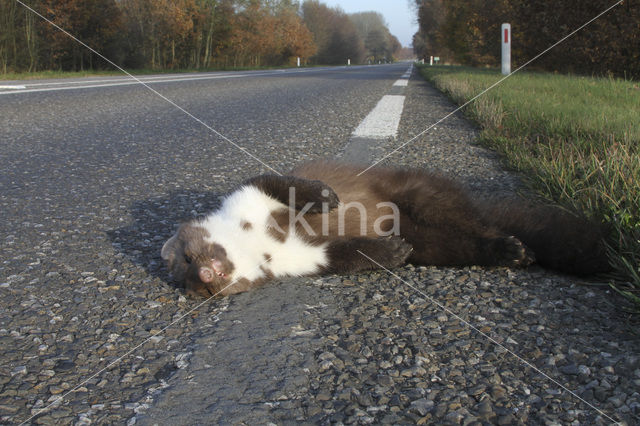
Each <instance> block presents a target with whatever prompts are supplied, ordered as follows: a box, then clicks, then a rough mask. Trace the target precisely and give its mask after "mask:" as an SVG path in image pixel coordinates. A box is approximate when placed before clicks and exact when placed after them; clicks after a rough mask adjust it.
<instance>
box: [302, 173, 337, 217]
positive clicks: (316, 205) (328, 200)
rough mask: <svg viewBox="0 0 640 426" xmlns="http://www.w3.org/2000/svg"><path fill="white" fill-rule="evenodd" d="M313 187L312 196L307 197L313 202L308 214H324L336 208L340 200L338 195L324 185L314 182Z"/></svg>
mask: <svg viewBox="0 0 640 426" xmlns="http://www.w3.org/2000/svg"><path fill="white" fill-rule="evenodd" d="M314 183H315V185H313V192H314V195H313V196H312V197H309V198H310V199H312V200H313V201H312V202H311V205H310V206H309V208H308V210H307V212H308V213H325V212H329V211H331V210H333V209H335V208H337V207H338V205H339V204H340V199H339V198H338V194H336V192H335V191H334V190H333V189H332V188H331V187H330V186H329V185H327V184H326V183H324V182H321V181H315V182H314Z"/></svg>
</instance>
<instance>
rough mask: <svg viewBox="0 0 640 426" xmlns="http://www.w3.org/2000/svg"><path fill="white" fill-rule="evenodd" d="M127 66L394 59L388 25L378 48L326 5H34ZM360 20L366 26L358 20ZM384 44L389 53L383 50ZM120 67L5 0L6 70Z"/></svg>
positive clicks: (238, 0)
mask: <svg viewBox="0 0 640 426" xmlns="http://www.w3.org/2000/svg"><path fill="white" fill-rule="evenodd" d="M24 2H25V3H26V4H28V5H29V6H30V7H32V8H33V9H34V10H36V11H37V12H38V13H40V14H42V15H43V16H44V17H46V18H47V19H49V20H50V21H51V22H53V23H54V24H55V25H57V26H59V27H60V28H63V29H64V30H65V31H68V32H69V33H70V34H72V35H73V36H74V37H76V38H77V39H79V40H81V41H82V42H84V43H86V44H87V45H88V46H91V47H92V48H93V49H95V50H96V51H97V52H100V53H101V54H102V55H104V56H105V57H107V58H109V59H110V60H111V61H113V62H114V63H116V64H118V65H121V66H123V67H125V68H130V69H135V68H150V69H178V68H193V69H206V68H227V67H260V66H281V65H293V64H295V62H296V60H297V58H300V59H301V61H302V63H316V64H333V63H346V61H347V59H351V61H352V63H358V62H361V61H365V60H391V59H392V57H393V53H394V51H396V50H399V48H400V45H399V43H397V39H395V37H393V36H391V34H389V31H388V29H387V28H386V25H385V24H384V21H383V20H382V18H381V17H379V18H380V19H379V23H380V24H381V27H380V26H376V27H375V31H377V32H378V33H380V34H381V35H382V36H381V37H380V36H378V41H379V42H378V43H377V44H376V46H374V47H371V46H369V47H370V48H367V43H368V42H367V40H368V38H370V37H369V34H362V32H360V31H358V29H357V28H356V24H355V23H354V20H352V16H349V15H347V14H345V13H344V12H342V11H341V10H340V9H332V8H328V7H327V6H325V5H324V4H322V3H319V2H318V1H316V0H306V1H305V2H304V3H303V4H300V3H298V2H296V1H293V0H92V1H85V0H25V1H24ZM354 19H356V21H357V18H354ZM381 45H383V46H382V47H381ZM110 67H111V66H110V65H109V64H108V63H107V62H105V61H104V60H103V59H101V58H100V57H99V56H98V55H96V54H94V53H92V52H91V51H90V50H89V49H86V48H85V47H83V46H82V45H80V44H79V43H78V42H77V41H75V40H73V39H72V38H71V37H69V36H68V35H66V34H64V33H63V32H61V31H60V30H58V29H57V28H55V27H54V26H53V25H51V24H49V23H47V22H45V21H44V20H43V19H41V18H40V17H38V16H36V15H35V14H34V13H32V12H31V11H29V10H27V9H26V8H24V7H23V6H21V5H20V4H19V3H17V2H15V1H14V0H0V72H4V73H6V72H9V71H18V72H19V71H36V70H48V69H51V70H83V69H104V68H110Z"/></svg>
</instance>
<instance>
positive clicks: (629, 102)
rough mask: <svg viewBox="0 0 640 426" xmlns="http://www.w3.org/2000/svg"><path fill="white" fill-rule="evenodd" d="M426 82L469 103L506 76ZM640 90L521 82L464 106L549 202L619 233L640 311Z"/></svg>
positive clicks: (439, 69)
mask: <svg viewBox="0 0 640 426" xmlns="http://www.w3.org/2000/svg"><path fill="white" fill-rule="evenodd" d="M420 72H421V73H422V75H423V77H425V78H426V79H427V80H428V81H430V82H432V83H433V84H434V85H435V86H436V87H437V88H438V89H439V90H441V91H443V92H444V93H446V94H447V95H448V96H450V97H451V98H452V99H453V100H454V101H455V102H457V103H459V104H463V103H465V102H467V101H468V100H469V99H471V98H473V97H474V96H476V95H477V94H478V93H480V92H481V91H482V90H484V89H485V88H487V87H489V86H490V85H491V84H493V83H495V82H497V81H498V80H500V79H501V78H502V77H503V76H502V75H500V73H499V72H498V71H494V70H479V69H472V68H465V67H449V66H435V67H429V66H422V67H420ZM639 86H640V85H639V84H638V83H637V82H633V81H623V80H618V79H609V78H589V77H576V76H565V75H556V74H543V73H517V74H514V75H512V76H510V77H509V78H508V79H506V80H505V81H503V82H502V83H500V84H499V85H497V86H496V87H494V88H493V89H491V90H490V91H488V92H487V93H485V94H484V95H482V96H480V97H479V98H478V99H476V100H475V101H474V102H472V103H470V104H469V105H468V106H467V107H465V113H466V114H467V115H470V116H471V117H472V118H473V119H474V120H475V121H476V122H477V123H478V124H479V125H480V126H481V128H482V131H481V133H480V140H481V142H483V143H484V144H486V145H488V146H490V147H491V148H492V149H495V150H497V151H499V152H500V153H502V154H503V155H504V156H505V158H506V160H507V161H508V163H509V165H511V166H512V167H514V168H515V169H517V170H519V171H521V172H523V173H524V175H525V176H526V177H527V180H528V183H529V184H530V186H531V187H532V188H534V189H535V190H536V191H537V192H539V193H540V194H541V195H543V196H545V197H546V198H549V199H552V200H554V201H556V202H559V203H561V204H564V205H569V206H571V207H573V208H576V209H578V210H580V211H582V212H584V213H585V214H586V215H587V216H589V217H592V218H594V219H596V220H600V221H603V222H605V223H607V224H609V225H610V226H611V236H610V239H609V241H608V245H609V257H610V261H611V264H612V266H613V268H614V270H615V272H614V275H613V277H612V281H611V284H610V285H611V287H612V288H613V289H614V290H615V291H617V292H618V293H620V294H621V295H623V296H624V297H626V298H627V299H628V300H629V301H631V302H632V303H633V305H632V306H633V309H634V310H635V311H637V312H640V152H639V151H640V147H639V145H640V118H639V117H640V87H639Z"/></svg>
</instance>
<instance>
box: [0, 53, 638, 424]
mask: <svg viewBox="0 0 640 426" xmlns="http://www.w3.org/2000/svg"><path fill="white" fill-rule="evenodd" d="M406 68H407V65H405V64H400V65H394V66H389V67H379V68H364V69H355V68H354V69H352V70H335V71H334V72H332V73H329V74H328V75H325V74H324V73H323V72H322V71H317V72H309V73H308V74H304V75H302V76H298V77H288V76H286V75H285V74H283V75H282V76H271V77H268V78H266V77H265V78H263V79H245V80H243V79H240V78H238V79H230V80H218V81H216V83H215V84H214V83H210V82H209V83H205V82H200V83H190V84H185V85H183V86H175V85H167V86H166V87H164V86H162V89H163V90H164V91H166V93H167V95H169V96H170V97H171V98H172V99H174V100H176V101H177V102H179V103H181V104H183V105H185V106H187V107H188V109H189V110H190V111H193V112H194V113H196V114H197V115H198V116H200V117H202V118H203V119H205V121H207V122H210V123H215V124H216V125H217V126H218V130H220V131H221V132H222V133H224V134H225V135H227V136H229V137H231V139H232V140H234V141H238V142H240V143H241V144H242V145H243V146H247V147H250V148H251V149H252V150H254V151H252V152H255V153H257V154H259V156H260V158H263V159H265V160H266V161H267V162H268V163H269V164H271V165H273V166H274V167H276V168H278V169H282V170H285V169H287V168H288V164H289V163H295V162H299V161H303V160H305V159H310V158H319V157H334V156H340V155H341V153H342V152H343V149H344V145H345V142H346V141H348V140H349V135H350V133H351V131H352V130H353V129H354V128H355V127H356V126H357V124H358V123H359V121H360V120H361V119H362V118H363V117H364V116H365V115H366V114H367V112H368V111H369V110H371V109H372V108H373V106H375V104H376V102H377V101H378V100H379V99H380V97H381V96H382V95H384V94H386V93H388V91H389V90H390V88H391V84H392V83H393V82H394V81H395V80H396V79H397V78H399V76H400V75H401V74H402V73H403V72H404V70H405V69H406ZM327 81H329V83H327ZM405 93H406V94H407V99H406V103H405V112H404V114H403V119H402V123H401V128H400V134H399V135H398V138H397V139H395V140H388V141H383V142H382V143H381V145H380V146H378V147H375V149H373V148H372V149H371V150H369V151H368V153H369V155H372V156H374V157H375V156H376V155H377V154H378V153H381V152H385V150H388V149H389V148H393V147H396V146H398V144H401V143H402V142H404V141H406V140H409V139H410V138H412V137H413V136H415V135H417V134H418V133H419V132H421V131H422V130H424V129H425V128H426V127H427V126H429V125H431V124H432V123H434V122H435V121H437V120H438V119H440V118H441V117H443V116H444V115H445V114H447V113H448V112H449V111H451V110H452V109H453V108H454V106H453V105H452V104H451V103H450V102H449V101H448V100H447V99H446V98H444V97H443V96H442V95H440V94H439V93H437V92H436V91H435V90H434V89H432V88H431V87H430V86H429V85H428V84H427V83H425V82H423V81H421V80H420V79H419V77H418V76H417V74H416V73H415V72H414V75H413V78H412V80H411V82H410V83H409V87H408V88H407V90H406V92H405ZM9 99H10V98H8V97H4V98H0V117H1V118H0V128H2V132H3V138H6V140H7V141H8V142H7V144H5V145H3V147H2V151H0V153H1V157H0V159H1V161H2V166H3V170H4V171H6V172H5V173H4V174H3V175H2V178H1V179H2V180H1V182H2V186H3V190H2V192H1V193H0V207H1V208H2V213H0V214H1V215H2V222H0V238H1V240H2V242H3V244H2V246H1V247H0V251H1V253H2V264H1V265H0V292H2V298H1V299H0V422H2V423H19V422H21V421H24V420H26V419H28V418H29V417H30V416H32V415H34V416H35V417H34V419H33V420H32V422H33V423H36V424H54V423H55V424H82V425H84V424H114V423H115V424H125V423H127V424H154V423H158V424H166V423H171V424H194V423H245V424H265V423H269V422H271V423H275V424H289V423H296V422H306V423H318V424H329V423H343V424H346V423H356V424H380V423H382V424H388V423H394V424H406V423H418V424H443V423H449V424H466V425H472V424H474V425H475V424H608V423H610V420H609V419H608V418H607V417H604V416H602V415H601V414H600V413H599V412H598V411H596V410H594V409H593V408H592V407H591V406H589V405H587V404H586V403H585V402H584V401H586V402H587V403H589V404H591V405H593V406H595V407H596V408H597V409H598V410H601V411H602V412H603V413H604V414H606V416H609V417H611V418H613V419H614V420H617V421H621V422H622V423H623V424H636V423H638V417H639V416H640V394H639V391H638V389H640V351H639V348H640V343H639V342H638V338H637V335H636V334H634V333H633V327H634V326H635V325H637V324H636V323H634V322H633V321H634V320H633V319H631V320H630V321H629V319H628V318H627V317H626V316H625V315H624V314H623V313H622V312H621V311H620V310H619V309H617V308H616V307H615V304H616V303H617V302H618V299H617V296H616V295H615V294H612V293H611V292H610V291H608V290H607V288H606V287H600V286H594V287H587V286H586V285H585V284H591V283H588V282H586V281H584V280H579V279H576V278H573V277H567V276H560V275H557V274H554V273H551V272H549V271H545V270H542V269H540V268H536V267H533V268H529V269H527V270H511V269H507V268H478V267H467V268H435V267H421V266H419V267H418V266H413V265H407V266H405V267H403V268H399V269H397V270H395V271H394V272H395V273H397V274H398V275H399V276H400V277H401V278H402V280H404V281H405V282H406V283H404V282H401V281H400V280H398V279H395V278H393V277H391V276H389V274H388V273H386V272H384V271H376V272H372V273H369V274H360V275H354V276H339V277H338V276H329V277H322V278H300V279H291V280H285V281H281V282H274V283H270V284H268V285H266V286H265V287H263V288H260V289H257V290H255V291H252V292H249V293H245V294H242V295H238V296H234V297H230V298H224V299H217V300H213V301H210V302H209V303H207V304H204V305H202V306H199V307H198V304H199V303H200V301H199V300H193V299H187V298H185V297H184V296H183V295H182V293H181V291H180V290H179V289H177V288H174V286H173V285H172V284H171V280H170V279H169V277H168V276H167V275H166V271H165V269H164V267H163V266H162V263H161V261H160V259H159V256H158V254H159V248H160V247H161V245H162V243H163V241H164V240H165V239H166V238H167V237H168V236H169V235H170V234H171V233H172V232H173V230H174V226H175V224H176V223H177V222H178V221H180V220H182V219H185V218H189V217H193V216H194V215H197V214H202V213H204V212H206V211H207V210H209V209H211V208H213V207H215V206H216V205H217V203H218V197H219V196H220V195H221V194H223V193H225V192H226V191H228V190H230V189H231V188H232V187H233V186H234V185H236V184H238V183H239V182H240V181H242V180H243V179H244V178H246V177H248V176H251V175H253V174H256V173H260V172H262V171H265V168H264V167H263V166H261V165H259V164H258V163H256V162H254V161H253V160H251V159H250V158H248V157H247V156H245V155H244V154H241V153H239V152H238V151H237V149H236V148H233V147H230V146H228V145H226V144H220V143H218V142H219V141H216V140H215V138H214V137H212V136H211V135H210V134H209V133H208V131H206V130H203V129H201V128H199V127H197V126H196V125H194V123H193V122H192V121H191V120H190V119H188V118H185V117H183V116H181V115H180V114H178V113H176V111H175V110H173V109H172V108H171V107H169V106H167V105H165V104H164V103H163V102H162V101H160V100H158V99H156V98H154V97H153V96H151V95H149V94H148V93H147V92H145V91H144V90H142V89H140V88H135V87H127V88H126V89H110V90H106V89H102V90H101V91H100V92H98V93H96V92H94V91H72V93H68V94H66V95H64V96H63V95H62V94H48V93H42V94H37V95H36V94H34V95H30V96H29V97H14V98H11V101H9ZM125 100H126V101H125ZM476 135H477V129H476V128H475V127H474V126H473V125H472V124H470V123H469V122H468V121H466V120H465V119H464V118H463V117H462V115H461V114H455V115H454V116H453V117H451V118H450V119H448V120H447V121H445V122H443V123H441V124H439V125H438V126H436V128H434V129H432V130H431V131H430V132H428V133H427V134H425V135H424V136H421V137H419V138H418V139H416V140H415V141H414V142H412V143H411V144H409V145H407V146H405V147H404V148H402V149H401V150H400V151H399V152H398V153H397V154H396V155H394V156H392V157H390V158H389V159H388V160H387V161H388V162H389V163H392V164H404V165H418V166H422V167H433V168H439V169H442V170H444V171H445V172H447V173H448V174H450V175H452V176H455V177H457V178H459V179H461V180H462V181H463V182H465V183H466V184H467V185H468V186H469V187H470V188H472V189H473V190H474V191H476V192H480V191H486V192H496V191H500V192H513V191H524V189H523V187H522V185H521V183H520V180H519V178H518V177H517V176H516V175H514V174H512V173H510V172H508V171H506V170H505V169H504V168H503V167H502V166H501V164H500V161H499V158H498V157H497V156H496V155H495V154H494V153H492V152H490V151H487V150H485V149H484V148H482V147H480V146H478V145H477V143H476V142H475V137H476ZM407 284H410V285H411V286H414V287H415V288H417V289H419V290H420V292H417V291H416V290H413V289H412V288H411V287H409V286H408V285H407ZM436 302H437V303H436ZM438 305H440V306H438ZM442 307H446V310H443V309H442ZM194 308H197V309H196V310H195V311H191V310H192V309H194ZM176 320H179V323H177V324H176V325H174V326H170V325H171V323H172V322H173V321H176ZM462 320H464V321H462ZM467 322H468V323H470V324H472V325H473V326H474V327H475V329H477V331H476V330H475V329H471V328H469V327H468V325H467ZM165 328H166V329H165ZM478 331H480V332H482V333H483V334H479V333H478ZM487 336H488V337H487ZM489 338H490V339H491V340H489ZM145 339H146V340H145ZM492 341H493V342H492ZM143 342H144V343H143ZM494 342H498V343H500V345H501V346H498V345H496V344H495V343H494ZM141 343H143V344H142V345H141V346H140V347H139V348H137V349H135V350H134V351H133V352H131V354H130V355H129V356H127V357H125V358H123V359H122V360H120V361H119V362H117V363H115V364H114V365H113V366H110V367H108V368H106V367H107V366H108V365H109V363H110V362H112V361H116V360H118V358H119V357H121V356H123V355H124V354H125V353H127V352H128V351H130V350H131V349H134V348H135V347H136V346H137V345H139V344H141ZM512 353H516V354H518V355H519V356H520V357H522V358H524V359H526V361H527V362H528V363H530V365H527V364H523V363H522V362H521V361H519V360H518V359H516V358H515V357H514V356H513V355H512ZM531 365H533V366H535V367H537V368H538V369H540V370H541V371H543V372H544V373H545V374H546V375H548V376H549V377H550V378H551V379H553V380H550V379H549V378H548V377H545V376H543V375H541V374H539V372H537V371H535V370H534V369H532V368H531ZM105 368H106V369H105ZM101 369H105V370H104V371H101ZM560 385H562V386H560ZM563 387H566V388H567V389H569V390H571V391H572V392H574V393H575V394H576V395H577V396H579V397H580V398H582V399H583V400H584V401H582V400H581V399H579V398H577V397H576V396H574V395H572V394H571V393H569V392H567V391H566V390H565V389H563ZM71 390H74V392H72V393H69V391H71ZM63 395H64V399H63V400H62V401H61V402H60V403H59V404H58V405H54V406H52V407H50V408H49V409H47V410H45V411H43V412H40V410H41V409H43V408H45V407H47V406H48V405H50V404H52V403H54V402H55V401H56V400H57V399H58V398H59V397H60V396H63Z"/></svg>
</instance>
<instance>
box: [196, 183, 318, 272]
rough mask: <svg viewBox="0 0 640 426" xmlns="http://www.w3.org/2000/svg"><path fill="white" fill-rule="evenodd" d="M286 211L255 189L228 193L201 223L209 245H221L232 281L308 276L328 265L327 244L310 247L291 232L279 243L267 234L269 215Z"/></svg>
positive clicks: (245, 188) (279, 204) (246, 187)
mask: <svg viewBox="0 0 640 426" xmlns="http://www.w3.org/2000/svg"><path fill="white" fill-rule="evenodd" d="M282 208H287V206H285V205H284V204H282V203H280V202H279V201H277V200H274V199H273V198H271V197H269V196H267V195H266V194H264V193H263V192H262V191H260V190H259V189H257V188H256V187H254V186H245V187H242V188H240V189H239V190H238V191H235V192H234V193H232V194H230V195H229V196H228V197H227V198H226V199H225V200H224V201H223V203H222V207H221V208H220V209H219V210H218V211H216V212H213V213H211V214H210V215H209V216H207V217H206V218H205V219H204V220H203V221H202V223H201V226H202V227H204V228H205V229H206V230H207V231H208V232H209V235H210V238H209V242H210V243H217V244H220V245H221V246H222V247H224V249H225V250H226V252H227V257H228V259H229V260H230V261H231V262H232V263H233V264H234V266H235V269H234V272H233V273H232V274H231V277H230V278H231V279H240V278H246V279H248V280H250V281H254V280H256V279H259V278H261V277H263V276H265V272H264V271H263V269H267V270H270V271H271V273H273V275H274V276H276V277H281V276H287V275H294V276H296V275H297V276H300V275H308V274H313V273H316V272H318V271H319V268H320V267H321V266H324V265H326V264H327V255H326V244H323V245H319V246H312V245H310V244H309V243H307V242H305V241H304V240H303V239H301V238H299V237H298V236H297V235H296V234H295V233H290V234H289V235H288V236H287V238H286V240H284V241H279V240H276V239H275V238H273V237H272V236H270V235H269V234H268V232H267V229H268V225H269V217H270V214H271V212H273V211H275V210H280V209H282Z"/></svg>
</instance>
